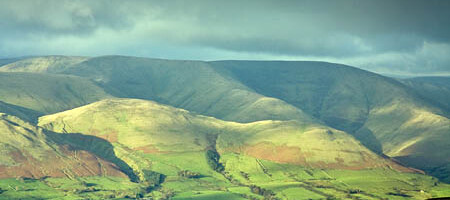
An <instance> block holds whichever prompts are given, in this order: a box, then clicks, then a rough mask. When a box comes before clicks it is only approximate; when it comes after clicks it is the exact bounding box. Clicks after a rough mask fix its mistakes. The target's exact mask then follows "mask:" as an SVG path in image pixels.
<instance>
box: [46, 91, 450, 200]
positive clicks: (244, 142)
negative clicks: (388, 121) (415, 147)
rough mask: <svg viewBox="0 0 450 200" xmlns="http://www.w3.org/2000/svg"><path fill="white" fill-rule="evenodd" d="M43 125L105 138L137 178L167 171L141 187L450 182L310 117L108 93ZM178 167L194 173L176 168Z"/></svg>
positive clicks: (227, 195)
mask: <svg viewBox="0 0 450 200" xmlns="http://www.w3.org/2000/svg"><path fill="white" fill-rule="evenodd" d="M39 125H40V126H42V127H44V128H47V129H50V130H53V131H56V132H60V134H61V135H72V134H75V133H82V134H86V135H93V136H96V137H99V138H104V139H106V140H108V141H110V142H111V143H112V144H113V146H114V151H115V153H116V155H117V156H118V157H119V158H120V159H122V160H124V161H125V162H127V163H128V164H129V165H130V166H131V167H132V168H133V169H134V171H135V172H136V174H138V175H139V177H140V178H141V180H146V179H149V178H148V174H147V173H148V172H147V171H146V170H151V171H154V172H157V173H160V174H163V175H164V176H165V179H164V181H163V182H162V183H161V186H160V187H159V188H155V189H153V190H151V191H148V192H147V193H143V194H142V195H144V196H154V197H163V196H174V199H211V198H217V199H248V198H255V199H263V196H262V195H261V194H258V193H257V192H256V193H255V191H253V192H252V189H251V188H252V187H254V186H252V185H256V186H258V187H260V188H264V189H265V190H267V191H271V193H273V195H274V196H273V197H276V198H279V199H325V198H332V197H336V198H356V197H361V198H363V199H382V198H388V199H408V198H411V197H414V198H418V199H424V198H427V197H433V196H434V197H437V196H443V195H446V193H445V191H446V190H447V189H449V186H448V185H446V184H442V183H438V182H437V180H436V179H433V178H431V177H429V176H425V175H421V174H417V173H411V172H412V171H411V170H409V169H406V168H404V167H401V166H399V165H397V164H395V163H393V162H391V161H389V160H386V159H384V158H381V157H379V156H378V155H376V154H374V153H372V152H370V151H369V150H368V149H366V148H365V147H363V146H361V145H360V143H359V142H357V141H356V140H355V139H353V138H352V137H351V136H350V135H348V134H346V133H344V132H341V131H337V130H334V129H330V128H326V127H324V126H322V125H317V124H312V123H301V122H295V121H284V122H283V121H270V120H267V121H261V122H254V123H236V122H226V121H222V120H218V119H215V118H212V117H205V116H201V115H196V114H192V113H190V112H188V111H186V110H182V109H177V108H174V107H170V106H165V105H161V104H158V103H155V102H152V101H145V100H137V99H108V100H102V101H100V102H96V103H92V104H89V105H87V106H83V107H80V108H76V109H72V110H69V111H65V112H61V113H56V114H53V115H48V116H44V117H41V118H40V120H39ZM86 145H89V144H86ZM208 149H210V150H211V149H215V150H217V151H218V152H219V153H220V155H221V158H220V162H221V163H222V164H223V165H224V166H225V170H224V171H223V172H222V173H218V172H216V171H214V170H213V169H212V168H211V167H210V166H209V165H208V162H207V159H206V157H205V152H206V150H208ZM350 169H352V170H350ZM355 169H358V170H355ZM182 170H188V171H191V172H196V173H198V174H199V175H200V176H199V177H197V178H184V177H180V176H179V175H178V173H179V172H180V171H182ZM401 171H409V172H410V173H405V172H401ZM361 177H367V178H361ZM374 185H377V186H376V187H374ZM421 190H423V192H421ZM352 191H356V192H352ZM399 195H400V196H399Z"/></svg>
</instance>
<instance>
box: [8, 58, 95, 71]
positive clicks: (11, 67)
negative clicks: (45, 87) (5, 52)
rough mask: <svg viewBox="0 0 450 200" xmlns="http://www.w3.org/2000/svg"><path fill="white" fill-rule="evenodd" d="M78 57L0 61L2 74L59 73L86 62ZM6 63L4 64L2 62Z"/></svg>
mask: <svg viewBox="0 0 450 200" xmlns="http://www.w3.org/2000/svg"><path fill="white" fill-rule="evenodd" d="M86 59H87V58H86V57H78V56H40V57H30V58H20V59H8V60H7V59H4V60H0V65H3V66H1V67H0V72H35V73H47V72H48V73H52V72H58V71H62V70H64V69H66V68H67V67H70V66H72V65H74V64H77V63H80V62H82V61H84V60H86ZM2 61H4V62H2Z"/></svg>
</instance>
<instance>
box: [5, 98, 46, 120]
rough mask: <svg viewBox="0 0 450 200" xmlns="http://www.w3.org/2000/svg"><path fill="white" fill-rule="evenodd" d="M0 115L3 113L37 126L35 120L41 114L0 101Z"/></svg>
mask: <svg viewBox="0 0 450 200" xmlns="http://www.w3.org/2000/svg"><path fill="white" fill-rule="evenodd" d="M0 113H5V114H8V115H11V116H16V117H19V118H20V119H22V120H25V121H27V122H31V123H33V124H37V119H38V117H39V116H42V115H43V114H42V113H40V112H37V111H34V110H31V109H28V108H23V107H20V106H15V105H11V104H7V103H5V102H2V101H0Z"/></svg>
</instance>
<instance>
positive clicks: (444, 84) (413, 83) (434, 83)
mask: <svg viewBox="0 0 450 200" xmlns="http://www.w3.org/2000/svg"><path fill="white" fill-rule="evenodd" d="M400 81H401V82H402V83H403V84H405V85H407V86H409V87H410V88H411V89H413V90H415V91H416V92H417V93H419V94H420V95H421V96H422V97H423V98H426V99H427V100H429V101H432V102H433V103H435V104H436V105H438V106H440V107H442V108H445V109H446V110H447V112H450V77H416V78H409V79H400Z"/></svg>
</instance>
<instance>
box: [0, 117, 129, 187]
mask: <svg viewBox="0 0 450 200" xmlns="http://www.w3.org/2000/svg"><path fill="white" fill-rule="evenodd" d="M0 137H1V138H2V139H1V141H0V151H1V154H0V178H15V177H28V178H42V177H46V176H53V177H67V178H71V179H72V178H74V177H77V176H93V175H114V176H119V177H126V176H125V175H124V174H123V173H122V172H120V171H118V170H117V169H116V167H115V166H114V165H113V164H111V163H109V162H106V161H104V160H102V159H100V158H98V157H97V156H95V155H92V154H91V153H89V152H87V151H81V150H75V149H72V148H71V147H68V146H59V145H58V144H56V143H55V142H53V140H52V139H51V138H49V137H48V136H47V134H46V133H45V131H43V130H42V129H41V128H37V127H35V126H33V125H31V124H29V123H26V122H24V121H22V120H20V119H18V118H17V117H14V116H10V115H6V114H3V113H0ZM50 162H51V163H52V165H48V163H50Z"/></svg>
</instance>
